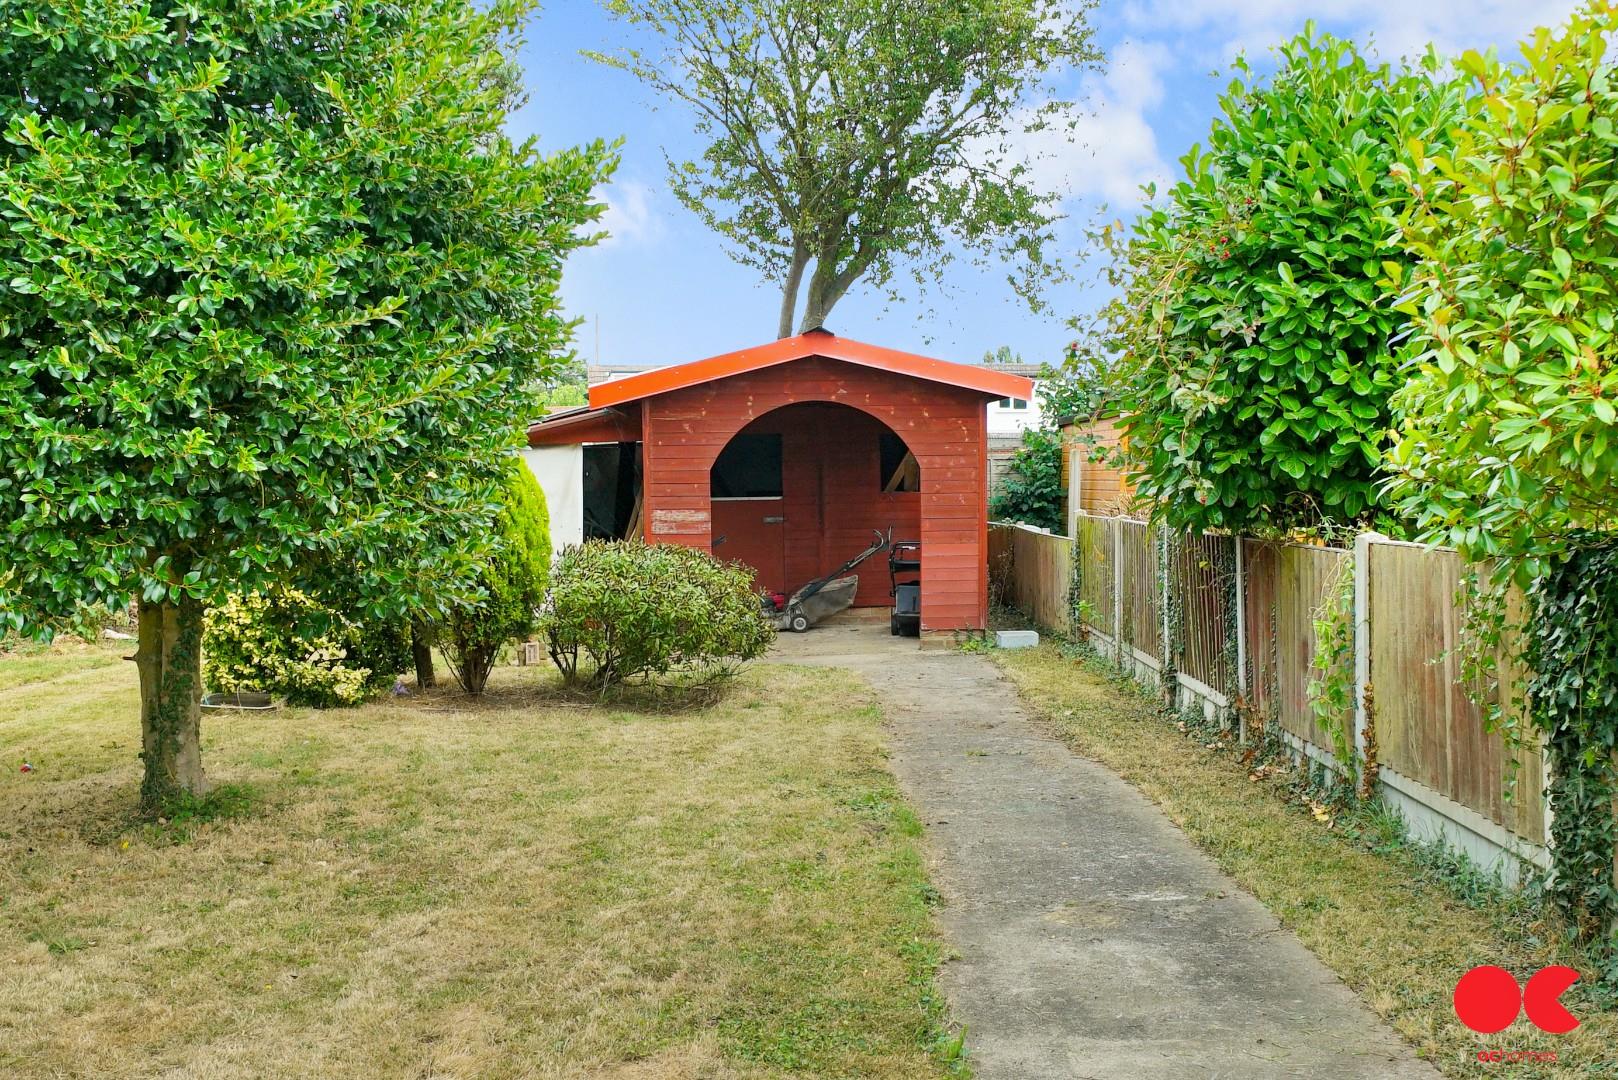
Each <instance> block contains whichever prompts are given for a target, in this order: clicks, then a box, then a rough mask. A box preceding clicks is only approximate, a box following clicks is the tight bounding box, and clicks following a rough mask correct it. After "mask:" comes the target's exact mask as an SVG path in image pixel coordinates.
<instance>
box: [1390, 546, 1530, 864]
mask: <svg viewBox="0 0 1618 1080" xmlns="http://www.w3.org/2000/svg"><path fill="white" fill-rule="evenodd" d="M1370 572H1371V587H1370V617H1371V627H1372V635H1371V686H1372V688H1373V689H1374V692H1375V699H1376V738H1377V744H1378V747H1379V748H1380V756H1381V759H1382V761H1383V762H1385V763H1386V764H1387V765H1389V766H1390V767H1392V768H1393V769H1395V770H1397V771H1398V772H1400V773H1403V774H1404V775H1405V776H1408V777H1410V778H1411V779H1412V780H1419V781H1420V782H1421V783H1423V784H1426V785H1427V786H1428V787H1430V788H1432V789H1433V790H1435V791H1437V792H1439V793H1441V794H1443V795H1447V796H1448V797H1449V798H1451V799H1454V800H1455V801H1456V802H1458V803H1460V804H1462V805H1463V806H1469V807H1471V808H1472V809H1474V810H1477V811H1478V812H1479V813H1481V814H1483V815H1484V816H1485V817H1488V818H1489V819H1491V820H1492V821H1494V822H1495V823H1496V824H1497V825H1503V826H1505V827H1506V828H1508V829H1510V830H1511V831H1512V832H1514V833H1516V834H1517V835H1519V836H1523V837H1526V838H1528V839H1530V840H1533V841H1536V842H1539V841H1543V840H1544V839H1545V835H1544V832H1545V830H1544V826H1545V818H1544V811H1543V810H1542V808H1541V806H1540V792H1541V790H1542V789H1543V787H1544V766H1543V763H1542V761H1541V757H1540V752H1539V748H1538V746H1537V745H1535V746H1525V747H1521V748H1518V749H1517V751H1516V754H1515V756H1516V759H1517V762H1518V769H1517V775H1516V786H1515V793H1514V795H1513V797H1512V798H1511V799H1510V800H1509V801H1508V800H1507V799H1506V796H1505V791H1506V782H1507V779H1508V770H1509V767H1510V761H1509V756H1508V752H1507V749H1506V746H1505V741H1504V740H1503V739H1502V737H1501V736H1500V735H1498V734H1491V733H1489V732H1486V731H1484V730H1483V710H1482V709H1480V708H1479V707H1478V706H1477V705H1475V704H1473V702H1472V700H1471V699H1470V698H1469V697H1468V695H1467V689H1468V688H1467V685H1466V683H1465V682H1464V681H1463V680H1462V679H1461V671H1460V665H1461V660H1460V656H1459V655H1458V652H1457V645H1458V644H1459V642H1460V631H1461V626H1462V624H1463V620H1464V612H1463V611H1462V609H1461V607H1460V605H1459V604H1458V603H1457V593H1458V590H1459V589H1460V586H1461V574H1462V563H1461V559H1460V556H1459V555H1457V554H1456V553H1455V552H1453V551H1444V550H1437V549H1434V550H1429V549H1426V548H1418V547H1412V546H1406V545H1402V544H1372V545H1371V549H1370ZM1519 610H1520V607H1519ZM1519 624H1520V620H1512V625H1519ZM1502 674H1503V675H1504V674H1505V673H1502Z"/></svg>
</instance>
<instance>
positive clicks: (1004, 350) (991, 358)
mask: <svg viewBox="0 0 1618 1080" xmlns="http://www.w3.org/2000/svg"><path fill="white" fill-rule="evenodd" d="M1022 362H1023V360H1022V357H1021V356H1019V355H1018V354H1017V353H1016V352H1014V351H1013V350H1012V348H1011V346H1010V345H1002V346H1000V347H999V348H998V349H989V350H987V351H986V352H984V354H983V361H982V363H983V366H984V367H997V366H1003V365H1006V364H1020V363H1022Z"/></svg>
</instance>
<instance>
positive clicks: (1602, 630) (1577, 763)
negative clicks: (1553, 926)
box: [1528, 536, 1618, 937]
mask: <svg viewBox="0 0 1618 1080" xmlns="http://www.w3.org/2000/svg"><path fill="white" fill-rule="evenodd" d="M1591 539H1592V543H1591V544H1590V546H1587V547H1583V548H1581V549H1579V550H1576V551H1575V552H1573V553H1572V554H1571V555H1569V556H1567V557H1565V558H1563V559H1562V560H1560V561H1559V562H1558V563H1557V564H1556V566H1555V567H1554V569H1552V570H1551V571H1550V572H1549V573H1547V574H1545V575H1544V576H1542V577H1540V578H1539V579H1538V580H1537V581H1536V582H1535V583H1534V586H1533V589H1532V591H1531V594H1530V595H1531V598H1532V600H1533V617H1532V623H1531V633H1530V634H1529V644H1528V660H1529V664H1530V666H1531V668H1532V669H1533V672H1534V674H1533V675H1532V676H1531V677H1530V679H1529V686H1528V691H1529V697H1530V700H1531V701H1532V702H1533V709H1534V716H1535V718H1536V720H1537V721H1538V722H1539V724H1540V725H1541V726H1542V727H1543V729H1544V730H1545V733H1546V735H1547V740H1546V752H1547V756H1548V757H1549V759H1550V760H1549V764H1550V766H1551V769H1552V773H1551V782H1550V789H1549V794H1550V801H1551V815H1552V816H1551V847H1552V851H1553V852H1554V853H1555V856H1556V875H1555V878H1554V879H1553V881H1552V883H1551V889H1552V893H1553V895H1554V896H1555V897H1556V898H1557V900H1558V902H1559V905H1560V906H1561V907H1562V909H1563V910H1564V911H1566V912H1568V913H1569V914H1570V915H1572V916H1573V917H1574V919H1575V920H1576V923H1577V925H1578V927H1579V929H1580V930H1581V931H1582V933H1583V935H1584V936H1586V937H1590V936H1594V935H1596V934H1600V933H1612V932H1613V931H1614V930H1615V929H1618V887H1615V885H1614V882H1613V857H1614V854H1615V852H1618V820H1614V813H1613V799H1614V798H1615V797H1618V539H1615V538H1613V537H1611V536H1603V537H1599V538H1591Z"/></svg>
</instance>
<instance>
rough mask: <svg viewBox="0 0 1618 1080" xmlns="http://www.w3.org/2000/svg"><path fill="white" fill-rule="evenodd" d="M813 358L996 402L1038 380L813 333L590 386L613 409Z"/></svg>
mask: <svg viewBox="0 0 1618 1080" xmlns="http://www.w3.org/2000/svg"><path fill="white" fill-rule="evenodd" d="M810 356H824V357H827V358H829V359H832V360H841V361H843V362H844V363H848V364H858V365H860V366H862V367H871V368H878V369H880V370H882V371H892V372H896V373H898V374H900V375H908V376H910V377H911V378H915V379H925V380H927V381H928V382H936V383H945V384H948V385H950V386H958V387H961V388H962V389H966V390H975V391H977V392H979V393H981V394H985V395H987V396H988V397H992V398H1005V397H1009V398H1020V399H1023V400H1028V399H1029V398H1031V397H1032V396H1033V393H1034V384H1033V382H1032V380H1030V379H1027V378H1024V377H1023V376H1021V375H1014V374H1011V373H1009V372H1005V371H1000V370H996V369H995V368H990V367H983V366H981V365H977V364H956V363H951V362H950V361H948V360H935V359H933V358H932V357H930V356H918V355H916V354H915V353H907V352H900V351H899V350H897V349H884V348H882V347H881V346H880V345H868V344H866V343H865V342H863V341H855V340H853V339H852V338H842V337H838V336H837V335H836V334H833V333H831V332H830V331H828V330H811V331H809V332H808V333H806V334H799V335H797V336H796V337H789V338H782V339H781V340H779V341H772V342H770V343H768V344H766V345H756V346H754V347H753V348H750V349H741V350H739V351H737V352H731V353H724V354H722V355H720V356H710V357H708V358H707V359H706V360H693V361H691V362H690V363H686V364H676V365H674V366H672V367H664V368H655V369H653V370H650V371H643V372H641V373H639V374H636V375H627V376H625V377H623V378H619V379H613V380H612V381H611V382H604V383H598V384H596V385H595V386H592V387H590V408H591V409H592V410H595V409H605V408H610V407H611V406H614V405H622V404H625V403H626V402H630V401H639V400H641V399H642V398H649V397H655V396H656V395H658V394H666V393H669V392H670V391H673V390H683V389H685V388H686V387H688V386H698V385H700V384H702V383H707V382H713V381H714V380H716V379H724V378H729V377H730V376H732V375H741V374H743V373H745V372H749V371H758V370H760V369H761V368H767V367H774V366H775V365H777V364H785V363H789V362H791V361H793V360H802V359H805V358H806V357H810Z"/></svg>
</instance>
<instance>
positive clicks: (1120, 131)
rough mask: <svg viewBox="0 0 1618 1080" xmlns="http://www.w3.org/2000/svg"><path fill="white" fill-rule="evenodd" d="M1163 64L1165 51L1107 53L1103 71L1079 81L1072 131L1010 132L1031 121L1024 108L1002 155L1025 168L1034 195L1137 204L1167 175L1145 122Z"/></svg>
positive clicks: (1136, 48) (1138, 48)
mask: <svg viewBox="0 0 1618 1080" xmlns="http://www.w3.org/2000/svg"><path fill="white" fill-rule="evenodd" d="M1169 59H1170V58H1169V54H1168V51H1167V50H1166V49H1164V48H1162V47H1161V46H1157V45H1136V44H1124V45H1121V46H1119V47H1117V48H1115V49H1113V50H1112V51H1111V54H1110V55H1109V57H1108V60H1107V66H1106V72H1105V73H1104V74H1095V75H1090V76H1087V77H1085V78H1084V79H1083V80H1082V82H1081V84H1080V89H1079V92H1078V94H1077V97H1078V99H1079V101H1080V110H1081V111H1080V112H1079V114H1078V116H1077V118H1076V120H1075V122H1074V124H1073V125H1072V126H1071V128H1070V127H1069V126H1068V125H1066V124H1053V125H1052V126H1050V127H1048V128H1045V129H1043V130H1038V131H1022V130H1017V128H1018V127H1019V126H1020V125H1021V124H1025V123H1027V122H1028V121H1030V120H1032V119H1034V113H1033V110H1031V109H1030V110H1029V111H1028V112H1027V113H1025V114H1023V115H1022V116H1020V117H1013V121H1014V125H1013V128H1014V130H1013V133H1012V134H1011V135H1009V136H1008V137H1007V138H1006V139H1005V140H1004V149H1005V150H1006V151H1008V152H1009V155H1010V157H1011V158H1012V160H1015V161H1018V162H1021V163H1022V164H1023V165H1024V166H1026V168H1027V169H1028V176H1029V179H1030V181H1031V183H1032V184H1033V186H1034V187H1035V188H1036V189H1038V190H1040V191H1046V192H1052V193H1055V194H1056V195H1058V196H1060V197H1061V199H1062V200H1064V201H1069V200H1075V199H1099V200H1101V201H1104V202H1106V203H1107V204H1108V205H1109V207H1113V208H1116V207H1119V206H1123V207H1130V206H1135V205H1137V204H1139V202H1140V201H1141V193H1140V188H1141V185H1142V184H1146V183H1149V182H1153V181H1157V182H1161V181H1163V180H1164V179H1165V178H1167V177H1168V176H1169V175H1170V169H1169V166H1168V165H1167V163H1166V162H1164V160H1163V158H1162V156H1161V155H1160V154H1159V153H1158V148H1157V136H1156V135H1155V134H1154V133H1153V131H1152V126H1151V124H1150V123H1148V122H1147V119H1146V113H1147V112H1148V110H1150V109H1152V108H1154V107H1155V106H1157V105H1158V104H1159V103H1160V102H1161V101H1162V100H1163V80H1162V78H1161V76H1160V72H1161V71H1162V70H1163V68H1164V66H1165V65H1166V64H1167V63H1168V62H1169Z"/></svg>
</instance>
